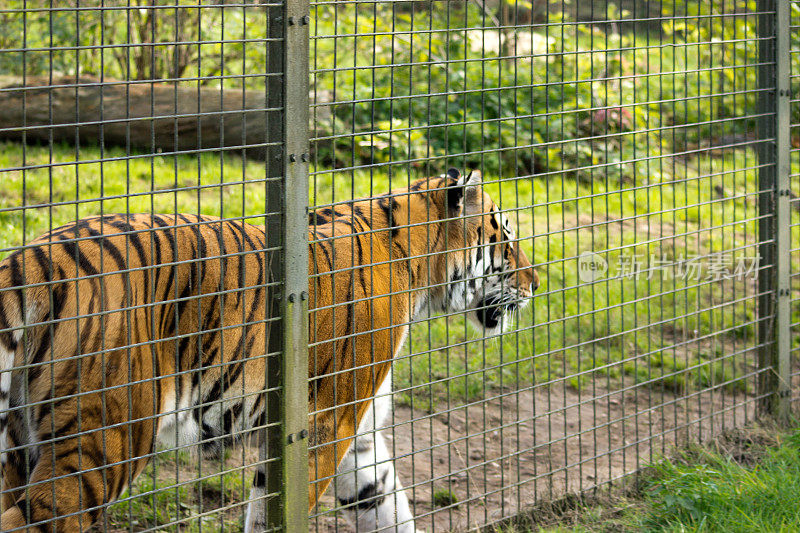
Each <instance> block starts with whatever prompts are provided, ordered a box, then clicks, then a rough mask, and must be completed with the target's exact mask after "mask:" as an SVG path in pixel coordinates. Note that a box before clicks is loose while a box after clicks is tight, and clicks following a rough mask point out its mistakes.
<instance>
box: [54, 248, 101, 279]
mask: <svg viewBox="0 0 800 533" xmlns="http://www.w3.org/2000/svg"><path fill="white" fill-rule="evenodd" d="M61 246H62V248H63V249H64V252H65V253H66V254H67V256H68V257H69V258H70V259H72V260H74V261H76V262H77V266H78V268H79V270H78V275H79V276H80V275H81V271H82V272H83V273H84V274H86V275H89V276H96V275H97V274H98V273H99V272H98V271H97V269H96V268H95V267H94V265H93V264H92V263H91V262H90V261H89V259H88V258H87V257H86V254H84V253H83V252H82V251H81V249H80V247H79V246H77V245H76V243H75V241H70V240H62V241H61Z"/></svg>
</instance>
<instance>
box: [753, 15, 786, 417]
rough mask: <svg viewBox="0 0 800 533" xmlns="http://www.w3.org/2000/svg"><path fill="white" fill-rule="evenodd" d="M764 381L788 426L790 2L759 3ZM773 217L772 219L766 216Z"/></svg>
mask: <svg viewBox="0 0 800 533" xmlns="http://www.w3.org/2000/svg"><path fill="white" fill-rule="evenodd" d="M758 10H759V12H761V13H762V14H761V15H760V16H759V25H758V26H759V37H761V38H762V39H761V40H760V41H759V48H760V50H759V57H760V62H761V64H762V66H761V67H760V68H759V87H760V88H761V89H764V91H762V92H761V96H760V101H759V107H760V111H761V112H762V113H768V114H767V115H764V118H762V119H761V120H760V124H759V138H760V139H762V140H763V142H762V143H761V144H760V148H759V160H760V161H761V163H762V164H766V165H765V166H763V167H762V168H761V170H760V173H759V190H761V191H764V192H763V193H762V194H761V198H760V200H759V213H760V214H761V215H762V218H760V220H759V241H760V242H761V244H760V247H759V251H760V255H761V261H762V265H763V266H764V267H766V268H764V269H763V270H762V271H761V275H760V276H759V293H760V294H761V296H760V297H759V306H758V307H759V319H760V320H759V345H760V346H761V348H759V365H760V367H761V368H762V369H768V370H767V371H766V372H763V373H762V374H761V377H760V379H759V394H760V395H761V396H762V398H761V400H760V403H759V407H760V411H761V412H762V413H767V414H771V415H773V416H775V417H776V418H777V419H778V420H782V421H786V420H788V417H789V409H790V405H791V398H790V396H791V387H790V382H789V376H790V364H789V362H790V361H789V360H790V353H791V352H790V334H791V329H790V308H789V303H790V292H789V266H790V262H789V259H790V258H789V250H790V243H789V238H790V232H789V223H790V209H791V206H790V204H789V199H790V191H789V172H790V166H789V149H790V139H789V122H790V115H789V100H790V89H789V87H790V86H789V50H790V43H789V31H790V29H789V21H790V16H789V15H790V13H789V0H759V2H758ZM764 215H767V216H764Z"/></svg>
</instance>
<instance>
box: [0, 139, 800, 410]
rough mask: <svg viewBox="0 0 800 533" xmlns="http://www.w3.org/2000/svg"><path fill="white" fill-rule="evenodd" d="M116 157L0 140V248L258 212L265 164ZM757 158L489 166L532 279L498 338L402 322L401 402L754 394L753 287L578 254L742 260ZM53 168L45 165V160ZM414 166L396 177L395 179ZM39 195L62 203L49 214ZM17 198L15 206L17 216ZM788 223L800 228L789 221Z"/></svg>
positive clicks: (368, 179)
mask: <svg viewBox="0 0 800 533" xmlns="http://www.w3.org/2000/svg"><path fill="white" fill-rule="evenodd" d="M124 155H125V152H124V150H122V149H118V148H108V149H105V150H104V151H103V152H101V151H100V150H99V149H98V148H96V147H81V148H80V150H79V151H76V149H75V148H73V147H67V146H54V147H53V151H52V156H51V155H50V151H49V149H48V148H47V147H43V146H28V147H26V148H25V154H24V160H23V156H22V149H21V147H20V145H18V144H14V143H8V142H5V143H0V168H20V167H23V166H34V167H37V166H38V165H42V166H41V167H38V168H33V169H27V170H25V171H24V172H23V171H22V170H10V171H6V172H4V173H3V180H4V185H3V190H4V193H5V194H4V195H2V196H0V248H5V249H9V248H11V247H14V246H17V245H19V244H20V243H22V242H23V241H29V240H31V239H32V238H35V237H36V236H37V235H39V234H41V233H43V232H44V231H46V230H47V229H48V227H49V226H50V224H51V222H50V221H52V226H54V227H55V226H58V225H60V224H64V223H67V222H69V221H71V220H75V218H76V217H84V216H89V215H94V214H98V213H101V212H102V213H119V212H123V213H124V212H150V211H154V212H174V211H176V210H177V211H181V212H193V213H196V212H200V213H205V214H212V215H221V216H240V215H246V216H256V217H257V216H259V215H262V214H263V212H264V204H265V187H264V183H263V176H264V168H263V163H259V162H256V161H248V162H243V161H242V160H241V159H240V158H238V157H231V156H220V155H217V154H203V155H199V156H177V157H176V156H160V155H155V156H139V157H136V158H135V159H131V160H127V161H126V160H116V159H115V158H119V157H122V156H124ZM753 161H754V155H753V154H752V153H751V152H749V151H744V150H742V151H727V152H725V153H724V154H722V155H719V156H715V157H703V158H700V157H696V158H692V159H687V160H684V161H681V162H680V163H678V162H676V161H675V160H673V161H672V162H671V163H670V164H669V165H666V164H665V165H663V166H662V167H661V168H660V170H659V172H658V173H657V176H656V177H652V175H653V170H654V169H653V168H650V171H648V165H647V164H646V163H642V164H631V166H632V167H633V172H634V173H635V174H637V175H640V178H638V181H636V182H632V181H631V182H628V181H625V182H622V183H619V184H616V183H613V182H609V181H608V180H605V179H604V177H603V175H602V174H599V175H598V176H596V179H593V180H588V181H586V180H578V179H566V178H564V177H560V178H558V179H554V178H553V177H552V176H544V177H538V176H537V177H533V178H522V179H515V178H514V176H513V175H503V176H502V180H498V176H496V175H487V176H486V182H487V189H488V191H489V192H490V194H491V195H492V196H493V198H495V200H497V201H498V202H499V203H500V204H501V205H502V207H503V208H504V209H505V210H508V216H509V217H510V219H511V220H512V222H513V223H514V224H515V225H516V226H517V227H518V233H519V234H520V235H522V236H525V237H530V236H535V237H534V238H533V239H526V240H525V241H523V243H522V247H523V249H524V250H525V252H526V253H527V254H528V256H529V257H531V258H532V259H533V261H534V263H536V264H538V265H539V266H538V270H539V274H540V277H541V279H542V286H541V288H540V289H539V292H538V293H537V294H538V295H537V297H536V298H535V299H534V301H533V304H532V305H531V306H529V307H528V308H526V309H525V310H523V311H521V312H520V313H519V314H518V318H517V320H516V322H515V323H514V324H512V325H511V326H510V327H509V328H508V330H509V331H510V333H509V334H507V335H505V336H502V337H494V338H489V339H483V338H482V335H481V334H480V332H476V331H474V330H473V329H471V328H468V327H467V326H466V324H465V321H464V320H463V319H462V318H461V317H460V316H454V317H450V318H446V319H438V320H433V321H426V322H423V323H421V324H419V325H417V326H415V327H413V328H412V335H411V336H410V339H409V341H408V343H407V347H406V349H405V350H404V355H402V356H401V357H400V358H399V359H398V361H397V364H396V372H395V380H396V388H398V389H400V390H401V391H402V392H401V394H400V400H401V401H402V402H406V403H413V404H414V406H415V407H422V408H430V407H432V406H433V405H435V404H436V403H437V402H438V401H439V400H440V399H442V398H450V399H458V400H464V401H471V400H472V401H474V400H478V399H480V398H481V397H483V396H484V395H485V393H486V390H487V389H492V388H504V387H507V386H515V387H516V386H519V385H527V384H531V383H533V382H534V381H535V382H537V383H544V382H547V381H550V380H553V379H559V378H565V379H567V380H568V383H569V384H570V385H571V386H574V387H585V386H588V384H590V383H591V382H592V380H595V379H599V380H600V381H601V382H609V383H616V382H618V381H619V380H625V381H626V383H629V384H630V383H632V382H637V383H638V382H642V381H646V382H648V383H650V384H651V385H653V386H657V387H665V388H667V389H670V390H674V391H676V392H680V391H683V390H688V389H691V388H696V387H707V386H711V385H719V384H723V387H724V388H726V389H728V390H738V391H747V390H750V388H751V383H750V382H749V381H745V380H738V379H737V377H738V376H740V375H742V374H743V373H744V372H747V371H749V370H751V365H752V360H751V358H747V357H744V356H742V355H741V354H740V355H738V356H730V354H731V353H735V352H736V351H742V350H743V349H745V348H746V347H747V346H748V345H752V343H753V342H754V338H755V337H754V336H755V327H754V321H755V312H756V308H755V301H754V300H753V299H752V298H750V299H744V298H745V297H746V296H747V295H749V296H752V295H753V294H754V293H755V288H754V284H753V282H752V281H750V280H744V281H736V282H734V281H730V280H728V281H725V282H715V281H702V282H699V283H698V282H696V281H687V280H681V279H669V278H668V277H665V276H662V275H659V274H658V273H655V275H654V276H653V277H652V279H647V276H641V277H640V279H627V278H625V277H619V276H618V277H617V278H616V279H610V280H601V281H598V282H595V283H583V282H581V280H580V279H579V277H578V256H579V255H580V254H581V253H582V252H584V251H590V250H610V251H608V252H603V253H602V254H601V255H602V257H603V258H604V259H606V261H607V262H608V264H609V266H610V269H617V267H618V265H619V262H620V261H621V260H622V258H623V256H627V257H632V256H634V255H636V256H638V257H639V259H640V260H642V261H646V260H647V258H648V257H650V256H655V257H657V258H663V259H666V260H677V259H680V258H681V257H682V256H683V257H685V258H689V257H691V256H693V255H706V254H709V253H713V252H719V251H724V250H730V249H739V251H738V252H736V254H735V255H736V257H752V256H754V255H755V254H756V253H757V251H756V249H755V247H754V246H753V245H754V243H755V242H756V240H757V228H756V223H755V219H756V216H757V206H756V195H755V194H754V191H755V183H756V180H757V176H756V173H755V171H753V170H747V171H740V170H736V169H740V168H747V167H751V166H752V164H753ZM51 162H52V163H55V164H56V166H53V167H47V166H44V165H48V164H49V163H51ZM640 167H641V168H640ZM420 175H421V174H420V171H416V174H414V175H411V176H399V175H398V174H397V173H394V174H393V176H392V182H391V184H392V186H393V187H398V186H402V185H403V184H404V183H405V182H406V181H407V179H414V178H416V177H419V176H420ZM389 184H390V181H389V175H388V174H386V173H383V172H381V170H380V169H373V170H372V171H369V170H362V171H358V172H348V173H341V174H338V173H337V174H336V175H335V176H334V174H332V173H326V172H321V173H319V174H316V175H315V179H314V180H312V183H311V185H310V195H311V202H312V204H313V205H320V204H325V203H329V202H331V201H341V200H344V199H349V198H351V196H356V197H358V196H367V195H370V194H379V193H381V192H384V191H386V190H387V189H388V188H389ZM634 184H635V186H634ZM720 191H721V192H720ZM126 194H135V195H137V196H134V197H126V196H125V195H126ZM83 200H86V201H85V202H83ZM51 201H52V202H62V203H63V205H59V206H55V207H49V206H48V205H47V204H48V203H49V202H51ZM76 201H81V202H82V203H78V204H75V203H74V202H76ZM23 203H24V204H25V205H26V206H28V208H27V209H25V210H24V215H23V211H22V210H19V209H17V208H18V207H19V206H21V205H23ZM794 216H795V217H797V213H795V215H794ZM260 221H261V219H259V218H256V219H254V220H253V222H255V223H258V222H260ZM793 231H794V232H795V234H796V235H795V238H798V237H800V227H794V228H793ZM671 235H677V237H674V238H671V237H669V236H671ZM643 241H649V243H643ZM798 281H800V280H798ZM737 300H741V301H737ZM795 313H800V310H795ZM796 342H798V343H800V340H797V341H796Z"/></svg>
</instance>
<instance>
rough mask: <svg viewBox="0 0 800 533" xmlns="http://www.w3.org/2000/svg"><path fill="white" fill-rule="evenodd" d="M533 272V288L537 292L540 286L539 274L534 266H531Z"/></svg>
mask: <svg viewBox="0 0 800 533" xmlns="http://www.w3.org/2000/svg"><path fill="white" fill-rule="evenodd" d="M531 273H532V274H533V281H532V282H531V290H532V291H534V292H535V291H536V289H538V288H539V274H538V273H537V272H536V269H535V268H533V267H531Z"/></svg>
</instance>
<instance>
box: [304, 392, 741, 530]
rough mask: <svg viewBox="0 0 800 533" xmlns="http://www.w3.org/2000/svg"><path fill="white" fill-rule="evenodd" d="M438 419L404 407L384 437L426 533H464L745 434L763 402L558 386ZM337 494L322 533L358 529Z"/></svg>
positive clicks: (321, 520)
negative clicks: (343, 513) (689, 448)
mask: <svg viewBox="0 0 800 533" xmlns="http://www.w3.org/2000/svg"><path fill="white" fill-rule="evenodd" d="M437 410H438V411H439V412H437V413H434V414H429V413H427V412H423V411H418V410H417V411H415V410H412V409H410V408H408V407H398V408H396V410H395V419H394V422H393V424H394V428H393V430H392V429H387V430H385V431H384V433H385V434H386V435H387V440H388V444H389V446H390V448H392V447H393V448H394V450H395V457H397V458H398V460H397V462H396V466H397V471H398V473H399V475H400V477H401V480H402V482H403V484H404V486H405V487H407V489H406V490H407V494H408V496H409V499H410V500H411V505H412V509H413V512H414V514H415V515H416V516H417V528H418V529H420V530H425V531H451V530H455V531H463V530H466V529H472V528H476V527H479V526H484V525H488V524H492V523H496V522H497V521H499V520H501V519H502V518H505V517H508V516H513V515H514V514H516V513H517V512H518V510H520V509H524V508H525V507H527V506H530V505H531V504H532V503H534V502H535V501H539V500H547V499H553V498H558V497H559V496H562V495H564V494H565V493H568V492H576V491H582V490H587V489H591V488H592V487H596V486H598V485H601V484H605V483H607V482H609V481H613V480H616V479H619V478H620V477H621V476H623V475H624V474H628V473H631V472H634V471H636V470H638V469H639V468H641V467H642V466H644V465H646V464H647V463H648V462H649V461H651V460H652V459H654V458H657V457H658V456H659V455H660V454H663V453H665V452H669V450H670V447H671V446H673V445H674V444H676V443H677V444H680V443H685V442H687V441H690V440H694V441H698V440H700V441H702V440H706V439H709V438H711V437H712V436H713V435H715V434H717V433H718V432H720V431H721V430H723V429H726V428H733V427H737V426H741V425H743V424H745V423H747V422H748V421H750V420H752V419H753V417H754V412H755V398H754V397H753V396H750V395H747V394H744V393H737V394H723V393H721V392H720V391H719V390H709V391H699V392H694V393H689V394H688V397H681V395H678V394H675V393H674V392H670V391H667V390H664V391H660V390H648V389H646V388H637V387H635V386H627V387H625V386H621V387H616V388H614V389H613V390H610V389H604V388H601V387H599V386H596V387H594V388H592V389H588V390H587V389H584V390H582V391H578V390H576V389H574V388H571V387H569V386H565V385H563V384H557V385H550V386H549V387H538V388H532V389H531V388H528V389H527V390H523V391H519V392H518V391H508V392H505V393H496V394H495V395H494V396H493V397H490V398H488V399H486V400H482V401H480V402H477V403H473V404H471V405H458V406H455V405H451V406H450V408H449V409H447V406H446V404H445V405H442V404H440V405H439V406H437ZM332 492H333V491H332V490H329V491H328V493H327V494H326V495H325V496H324V497H323V498H322V500H321V502H320V505H319V507H318V509H317V511H316V512H317V513H318V514H316V515H315V516H313V517H312V519H311V530H312V531H321V532H327V531H334V530H339V531H350V530H352V529H353V528H351V527H350V526H349V524H347V522H345V521H344V520H343V519H342V518H341V517H339V518H337V516H336V512H335V499H334V496H333V494H332ZM434 494H435V495H436V497H434ZM434 500H435V503H434Z"/></svg>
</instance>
